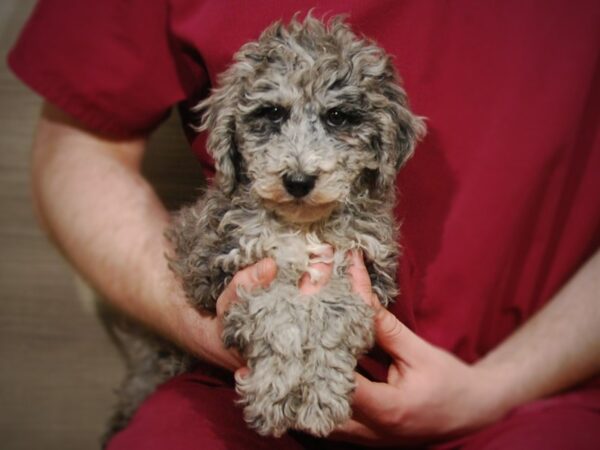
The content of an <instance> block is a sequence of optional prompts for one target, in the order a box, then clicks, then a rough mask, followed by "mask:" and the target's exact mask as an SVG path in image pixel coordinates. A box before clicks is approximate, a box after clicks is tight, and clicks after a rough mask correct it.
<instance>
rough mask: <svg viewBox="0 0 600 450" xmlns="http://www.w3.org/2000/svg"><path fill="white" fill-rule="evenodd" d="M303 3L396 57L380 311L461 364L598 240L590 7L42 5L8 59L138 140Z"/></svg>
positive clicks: (594, 33) (598, 90) (599, 14)
mask: <svg viewBox="0 0 600 450" xmlns="http://www.w3.org/2000/svg"><path fill="white" fill-rule="evenodd" d="M311 7H314V9H313V15H315V16H317V17H320V16H322V15H323V14H328V15H329V16H331V15H334V14H337V13H345V14H347V15H348V21H349V23H350V24H351V25H352V26H353V28H354V29H355V31H356V32H357V33H362V34H364V35H366V36H368V37H371V38H373V39H375V40H376V41H377V42H378V43H379V44H380V45H381V46H382V47H384V48H385V49H386V50H387V51H388V52H389V53H391V54H392V55H394V61H395V64H396V66H397V68H398V70H399V72H400V73H401V75H402V78H403V79H404V84H405V86H406V89H407V92H408V94H409V98H410V101H411V105H412V108H413V110H414V111H415V112H416V113H417V114H419V115H423V116H426V117H427V124H428V128H429V133H428V135H427V137H426V139H425V140H424V141H423V142H422V143H421V144H420V145H419V146H418V148H417V151H416V154H415V156H414V158H413V159H412V160H411V161H410V162H409V163H408V164H407V165H406V167H405V168H404V170H403V171H402V173H401V174H400V176H399V178H398V187H399V190H400V192H401V195H400V200H399V204H398V207H397V209H396V212H397V216H398V218H399V219H400V220H402V230H403V233H402V238H401V245H402V247H403V257H402V259H401V263H400V273H399V280H400V283H401V289H402V295H401V296H400V298H399V299H398V301H397V302H396V303H395V305H393V306H392V307H391V308H392V310H393V311H394V313H395V314H396V315H397V316H398V317H400V318H401V319H402V320H403V321H404V322H406V323H407V324H409V325H410V326H411V327H413V328H414V329H415V330H416V331H417V332H418V333H419V334H420V335H421V336H423V337H424V338H425V339H427V340H428V341H430V342H432V343H433V344H436V345H438V346H441V347H444V348H446V349H448V350H450V351H452V352H454V353H455V354H457V355H458V356H460V357H461V358H463V359H464V360H466V361H475V360H477V359H478V358H479V357H481V356H482V355H483V354H485V353H486V352H487V351H489V350H490V349H491V348H493V347H494V346H495V345H497V344H498V343H499V342H500V341H502V339H504V338H505V337H506V336H507V335H508V334H510V333H511V332H512V331H513V330H514V329H515V328H516V327H518V326H519V325H520V324H522V323H523V322H524V321H526V320H527V319H528V318H529V317H530V316H531V315H532V314H533V313H534V312H535V311H536V310H538V309H539V308H540V307H541V306H542V305H544V303H545V302H547V301H548V300H549V299H550V298H551V297H552V296H553V295H554V294H555V293H556V292H557V290H558V289H559V288H560V287H561V286H562V285H563V284H564V283H565V282H566V281H567V280H568V279H569V277H570V276H571V275H572V274H573V273H574V272H575V271H576V270H577V269H578V268H579V267H580V265H581V264H582V263H583V262H584V261H585V260H586V259H587V258H588V257H589V256H590V255H591V254H592V253H593V252H594V251H595V250H596V249H597V248H598V245H599V243H600V134H599V133H598V130H599V124H600V64H599V62H600V2H598V1H595V0H590V1H579V2H570V1H566V0H565V1H555V0H540V1H530V2H523V1H521V0H506V1H502V2H493V3H492V2H480V1H478V0H474V1H460V2H440V1H437V0H432V1H424V0H415V1H396V0H393V1H363V0H356V1H347V0H344V1H341V0H332V1H325V0H324V1H313V2H308V1H287V2H284V1H252V2H249V1H248V2H241V1H229V0H221V1H199V0H171V1H167V0H153V1H147V0H130V1H127V2H123V1H114V0H103V1H82V0H43V1H41V2H40V3H39V5H38V6H37V8H36V9H35V12H34V13H33V15H32V17H31V19H30V20H29V22H28V23H27V25H26V27H25V28H24V30H23V32H22V35H21V37H20V38H19V40H18V42H17V43H16V45H15V47H14V49H13V51H12V53H11V54H10V58H9V62H10V65H11V67H12V69H13V70H14V72H15V73H16V74H17V75H18V76H19V77H20V78H21V79H22V80H23V81H24V82H25V83H27V84H28V85H29V86H31V87H32V88H33V89H34V90H36V91H38V92H39V93H40V94H41V95H42V96H44V97H45V98H46V99H47V100H49V101H50V102H52V103H54V104H55V105H56V106H58V107H60V108H61V109H63V110H64V111H66V112H67V113H69V114H70V115H72V116H74V117H76V118H77V119H79V121H81V122H82V123H83V124H85V125H87V126H88V127H90V128H91V129H93V130H96V131H98V132H101V133H106V134H109V135H112V136H115V137H126V136H135V135H140V134H145V133H148V132H150V131H151V130H153V129H154V128H155V127H156V126H157V125H158V124H159V123H160V122H161V121H162V120H163V119H164V118H165V116H166V115H167V114H168V112H169V110H170V109H171V108H172V107H173V106H174V105H179V106H180V108H181V110H182V111H184V115H183V116H184V120H186V118H187V117H188V115H187V114H186V113H185V112H186V111H187V110H188V107H189V105H190V104H194V103H195V102H196V101H197V100H198V99H199V98H201V97H202V96H203V95H206V93H207V90H208V88H209V86H210V85H214V83H215V79H216V75H217V74H218V73H219V72H221V71H223V70H224V69H225V68H226V66H227V65H228V64H229V62H230V61H231V57H232V54H233V53H234V52H235V51H236V50H237V49H238V48H239V47H240V46H241V45H242V44H243V43H245V42H246V41H248V40H250V39H254V38H256V37H258V35H259V34H260V32H261V30H263V29H264V28H265V27H266V26H267V25H268V24H270V23H271V22H273V21H274V20H276V19H283V20H284V21H285V20H288V19H289V18H291V16H292V15H293V14H294V13H295V12H298V11H300V12H301V14H305V13H306V12H307V11H308V10H309V9H310V8H311ZM192 147H193V149H194V151H195V152H196V153H197V154H198V155H199V157H200V159H201V161H202V162H203V163H204V164H205V166H207V167H210V166H211V161H210V159H209V157H208V156H207V155H206V152H205V149H204V139H202V138H197V137H192ZM379 367H380V368H384V366H383V365H380V366H379Z"/></svg>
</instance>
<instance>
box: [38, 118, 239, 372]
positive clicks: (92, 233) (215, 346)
mask: <svg viewBox="0 0 600 450" xmlns="http://www.w3.org/2000/svg"><path fill="white" fill-rule="evenodd" d="M144 146H145V142H144V140H143V139H139V140H124V141H114V140H109V139H104V138H101V137H99V136H97V135H95V134H93V133H89V132H87V131H85V130H83V129H82V128H81V127H79V126H78V125H77V124H76V123H74V122H72V121H71V120H70V119H69V118H68V117H66V116H65V115H64V114H62V113H61V112H60V111H57V110H55V109H54V108H52V107H48V108H46V109H45V111H44V114H43V117H42V118H41V120H40V124H39V127H38V132H37V136H36V140H35V143H34V152H33V193H34V198H35V200H36V207H37V210H38V215H39V216H40V217H41V219H42V222H43V223H44V224H45V227H46V228H47V230H48V232H49V233H50V234H51V236H52V237H53V239H54V240H55V241H56V242H57V244H58V245H59V247H60V248H61V250H62V251H63V253H64V254H65V255H66V256H67V258H68V259H69V260H70V261H71V262H72V263H73V265H74V266H75V267H77V269H78V270H79V271H80V272H82V274H83V275H84V276H85V277H86V278H87V279H88V281H90V282H91V283H92V284H93V285H94V286H95V287H96V288H97V289H98V290H100V291H101V292H102V293H103V294H104V295H105V296H106V297H107V298H108V299H109V300H110V301H111V302H112V303H113V304H114V305H115V306H117V307H118V308H119V309H121V310H123V311H125V312H126V313H128V314H129V315H131V316H132V317H135V318H136V319H138V320H140V321H142V322H144V323H145V324H146V325H148V326H150V327H152V328H154V329H155V330H157V331H158V332H160V333H161V334H163V335H164V336H165V337H167V338H168V339H170V340H172V341H175V342H176V343H177V344H179V345H180V346H182V347H185V348H186V349H188V350H190V351H192V352H193V353H195V354H197V355H198V356H200V357H202V358H203V359H206V360H209V361H211V362H215V363H218V364H220V365H223V366H225V367H228V368H232V369H233V368H235V367H236V366H237V365H238V364H239V363H238V362H237V361H235V358H234V357H233V356H232V355H231V354H229V353H228V352H225V351H224V349H223V347H222V344H221V341H220V339H219V331H218V329H219V324H218V322H217V321H216V320H215V319H212V318H209V317H204V316H201V315H200V314H198V313H197V312H196V311H195V310H193V309H192V308H191V307H190V306H189V305H188V304H187V302H186V300H185V298H184V295H183V294H182V292H181V289H180V288H179V284H178V282H177V280H176V279H175V278H174V276H173V275H172V274H171V272H170V271H169V269H168V267H167V264H166V260H165V253H166V252H167V251H168V244H167V242H166V241H165V239H164V237H163V233H164V230H165V228H166V227H167V225H168V221H169V217H168V214H167V212H166V211H165V209H164V208H163V206H162V204H161V203H160V201H159V200H158V198H157V197H156V195H155V194H154V192H153V190H152V189H151V187H150V186H149V185H148V184H147V183H146V181H145V180H144V179H143V178H142V177H141V175H140V173H139V163H140V160H141V157H142V154H143V150H144Z"/></svg>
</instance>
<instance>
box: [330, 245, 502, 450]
mask: <svg viewBox="0 0 600 450" xmlns="http://www.w3.org/2000/svg"><path fill="white" fill-rule="evenodd" d="M351 258H352V265H351V267H350V268H349V275H350V279H351V283H352V287H353V290H354V291H355V292H356V293H358V294H359V295H360V296H361V297H362V298H363V299H364V300H365V302H366V303H368V304H370V305H371V306H372V307H373V308H374V310H375V319H374V321H375V339H376V342H377V343H378V344H379V346H380V347H381V348H382V349H383V350H384V351H386V352H387V353H388V354H389V355H390V356H391V358H392V363H391V365H390V367H389V369H388V376H387V382H385V383H378V382H372V381H369V380H368V379H366V378H365V377H363V376H361V375H359V374H356V383H357V386H356V391H355V393H354V399H353V405H352V406H353V417H352V419H351V420H349V421H348V422H347V423H345V424H344V425H343V426H341V427H340V428H339V429H337V430H336V431H335V432H334V433H333V434H332V435H331V437H332V438H333V439H336V440H343V441H349V442H356V443H361V444H363V445H392V444H393V445H399V444H416V443H420V442H424V441H431V440H435V439H436V438H441V437H447V436H451V435H455V434H460V433H462V432H465V431H467V430H471V429H475V428H478V427H481V426H483V425H485V424H488V423H491V422H493V421H495V420H497V419H499V418H500V417H501V416H502V415H503V414H504V412H505V409H504V407H503V406H502V403H501V402H499V401H498V399H496V398H495V395H494V386H495V385H496V384H497V383H496V381H495V379H494V373H493V372H488V371H486V370H484V369H481V368H478V367H477V366H470V365H468V364H465V363H464V362H462V361H460V360H459V359H458V358H456V357H455V356H453V355H451V354H450V353H448V352H446V351H444V350H442V349H440V348H437V347H435V346H433V345H431V344H429V343H427V342H425V341H424V340H423V339H421V338H420V337H418V336H417V335H415V334H414V333H413V332H412V331H411V330H409V329H408V328H407V327H406V326H404V325H403V324H402V323H401V322H400V321H399V320H398V319H396V317H395V316H394V315H393V314H392V313H390V312H389V311H387V310H386V309H385V308H383V307H382V306H381V304H380V303H379V300H378V299H377V297H376V296H375V294H373V292H372V290H371V282H370V279H369V275H368V273H367V270H366V268H365V266H364V263H363V260H362V257H361V256H360V255H359V254H358V253H356V252H355V253H353V254H352V256H351Z"/></svg>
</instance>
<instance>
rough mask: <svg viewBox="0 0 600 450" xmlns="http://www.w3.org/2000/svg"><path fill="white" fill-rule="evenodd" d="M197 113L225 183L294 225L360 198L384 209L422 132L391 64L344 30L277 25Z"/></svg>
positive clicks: (243, 53)
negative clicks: (381, 203)
mask: <svg viewBox="0 0 600 450" xmlns="http://www.w3.org/2000/svg"><path fill="white" fill-rule="evenodd" d="M236 60H237V62H236V63H235V64H234V65H233V66H232V67H231V68H230V69H229V70H228V71H227V72H226V73H225V75H224V76H223V77H222V79H221V84H222V86H221V87H220V88H219V89H217V90H216V91H215V92H214V94H213V95H212V96H211V98H209V99H208V100H207V101H206V102H205V104H203V105H201V107H206V108H208V115H207V116H208V118H207V119H205V126H206V127H207V128H210V129H211V130H212V131H211V137H210V139H209V150H210V151H211V152H212V154H213V156H214V157H215V160H216V162H217V169H218V171H219V178H218V180H219V182H220V183H221V185H222V186H223V188H224V189H230V190H231V191H232V192H233V191H235V190H236V187H237V185H239V184H245V185H247V187H248V188H249V191H250V193H251V194H252V195H255V196H257V197H258V198H259V199H260V201H261V202H262V203H263V205H264V207H266V208H268V209H270V210H272V211H274V212H275V213H276V214H277V215H278V216H280V217H281V218H282V219H284V220H286V221H289V222H293V223H310V222H315V221H319V220H322V219H324V218H326V217H327V216H329V214H331V212H332V211H334V210H335V209H336V208H338V207H340V206H342V205H344V204H347V203H351V202H353V200H354V198H355V197H356V196H365V195H367V196H369V197H371V198H380V199H381V200H382V201H385V199H386V197H387V198H389V192H388V191H389V189H392V188H393V184H394V178H395V174H396V171H397V169H398V168H399V167H400V165H401V164H402V162H403V161H404V160H405V159H406V158H407V157H408V156H409V155H410V154H411V152H412V149H413V146H414V141H415V139H416V138H417V137H418V136H419V135H420V134H421V133H422V132H423V130H424V127H423V125H422V122H421V121H420V119H418V118H416V117H415V116H413V115H412V114H411V113H410V111H409V110H408V107H407V105H406V99H405V94H404V91H403V90H402V89H401V87H400V86H399V85H398V84H397V78H396V75H395V72H394V70H393V68H392V65H391V64H390V62H389V58H388V57H387V56H386V55H385V54H384V52H383V51H382V50H381V49H379V48H378V47H376V46H375V45H373V44H372V43H369V42H366V41H364V40H360V39H358V38H356V36H355V35H354V34H352V32H351V31H350V30H349V29H348V28H347V27H346V26H345V25H343V24H342V23H341V21H334V22H332V23H331V24H330V26H329V27H327V26H325V25H323V24H322V23H321V22H319V21H317V20H315V19H312V18H307V19H306V20H305V21H304V22H303V23H298V22H292V24H290V26H289V27H288V28H283V27H281V26H279V25H274V26H273V27H271V28H270V29H268V30H267V31H266V32H265V33H263V35H262V36H261V38H260V39H259V41H258V42H253V43H250V44H247V45H246V46H244V47H243V48H242V49H241V50H240V52H238V54H237V55H236Z"/></svg>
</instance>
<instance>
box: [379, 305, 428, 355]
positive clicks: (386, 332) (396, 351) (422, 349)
mask: <svg viewBox="0 0 600 450" xmlns="http://www.w3.org/2000/svg"><path fill="white" fill-rule="evenodd" d="M374 321H375V341H376V342H377V344H378V345H379V346H380V347H381V348H382V349H383V350H384V351H385V352H386V353H388V354H389V355H390V356H391V357H392V358H393V359H395V360H402V361H405V362H410V361H411V360H414V359H416V358H419V356H420V355H423V354H425V353H426V352H427V350H428V349H429V347H430V345H429V344H428V343H427V342H426V341H424V340H423V339H421V338H420V337H419V336H417V335H416V334H415V333H413V332H412V330H410V328H408V327H407V326H406V325H404V324H403V323H402V322H400V321H399V320H398V318H397V317H396V316H394V315H393V314H392V313H391V312H389V311H388V310H387V309H385V308H379V309H378V310H377V311H376V314H375V320H374Z"/></svg>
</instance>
